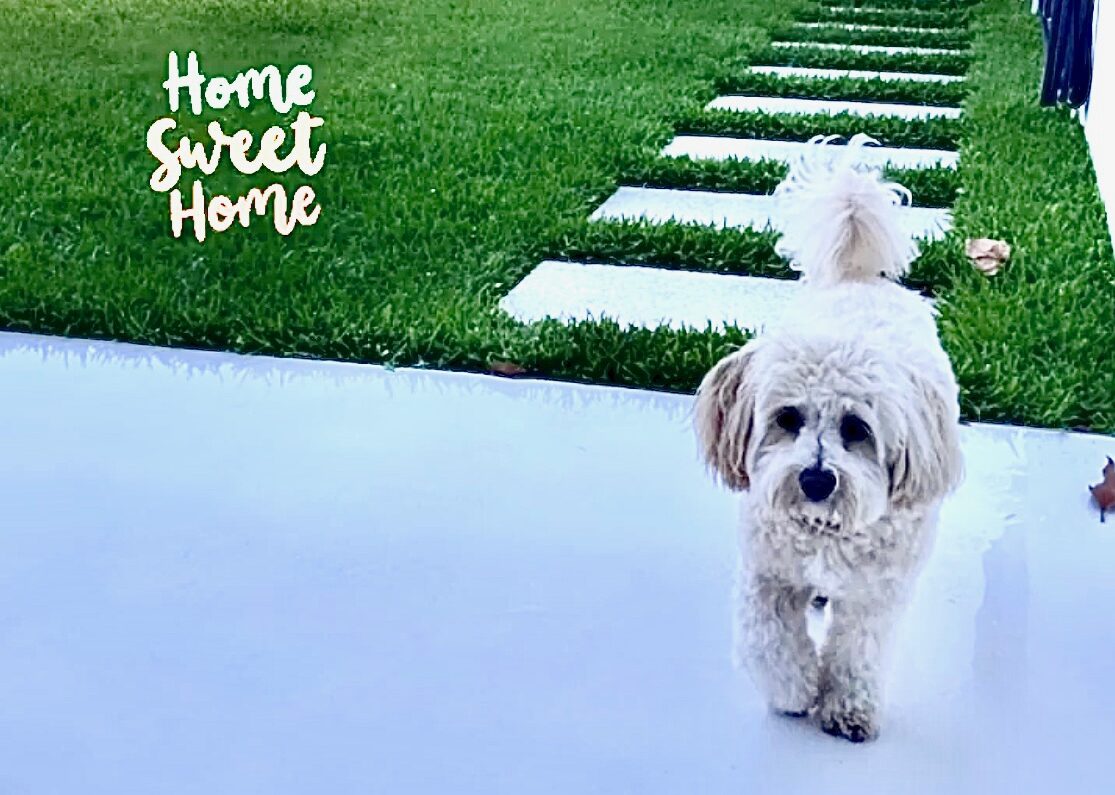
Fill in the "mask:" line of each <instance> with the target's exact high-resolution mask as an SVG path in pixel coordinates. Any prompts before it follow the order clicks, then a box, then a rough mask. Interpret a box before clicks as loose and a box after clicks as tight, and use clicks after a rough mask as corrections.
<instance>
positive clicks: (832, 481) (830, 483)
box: [798, 467, 836, 502]
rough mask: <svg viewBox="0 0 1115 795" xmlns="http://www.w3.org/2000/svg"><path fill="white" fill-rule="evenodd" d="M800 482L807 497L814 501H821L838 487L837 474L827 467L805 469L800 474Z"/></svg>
mask: <svg viewBox="0 0 1115 795" xmlns="http://www.w3.org/2000/svg"><path fill="white" fill-rule="evenodd" d="M798 484H799V485H801V490H802V492H803V493H804V494H805V496H806V497H808V498H809V499H810V500H812V501H813V502H820V501H821V500H823V499H825V498H826V497H828V496H829V495H830V494H832V490H833V489H835V488H836V475H834V474H832V473H831V472H829V471H828V470H827V469H821V468H820V467H810V468H809V469H803V470H802V471H801V474H800V475H798Z"/></svg>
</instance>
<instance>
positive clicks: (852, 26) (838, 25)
mask: <svg viewBox="0 0 1115 795" xmlns="http://www.w3.org/2000/svg"><path fill="white" fill-rule="evenodd" d="M794 27H795V28H808V29H811V30H856V31H861V32H863V33H876V32H879V33H881V32H887V33H913V34H915V35H916V34H918V33H948V32H949V30H950V29H949V28H911V27H907V26H905V25H861V24H857V23H855V22H843V23H842V22H795V23H794Z"/></svg>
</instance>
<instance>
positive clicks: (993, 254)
mask: <svg viewBox="0 0 1115 795" xmlns="http://www.w3.org/2000/svg"><path fill="white" fill-rule="evenodd" d="M964 253H965V254H967V255H968V259H970V260H971V261H972V266H973V267H974V268H975V269H976V270H978V271H979V272H980V273H982V274H984V275H986V276H994V275H995V274H996V273H998V272H999V271H1000V270H1002V268H1003V263H1005V262H1006V261H1007V260H1008V259H1010V243H1008V242H1007V241H1005V240H993V239H992V238H989V237H977V238H973V239H970V240H968V242H967V243H966V244H964Z"/></svg>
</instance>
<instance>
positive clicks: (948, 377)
mask: <svg viewBox="0 0 1115 795" xmlns="http://www.w3.org/2000/svg"><path fill="white" fill-rule="evenodd" d="M813 143H814V146H812V147H811V151H810V152H809V154H808V155H807V156H806V157H804V158H803V159H802V160H801V162H799V163H797V164H795V165H794V166H793V167H792V168H791V173H790V175H789V176H788V177H787V179H786V180H785V181H784V182H783V183H782V184H781V185H780V186H779V188H778V189H777V191H776V192H775V196H776V198H777V199H778V200H779V202H780V205H781V208H782V217H783V219H784V221H783V223H782V225H781V228H782V232H783V234H782V237H781V240H780V242H779V251H780V253H782V254H783V255H784V256H787V257H788V258H789V259H790V260H791V261H792V263H793V266H794V267H795V268H797V269H798V270H800V271H801V272H802V274H803V276H802V280H801V281H802V287H801V291H800V294H799V297H798V299H797V300H796V301H795V303H794V305H793V306H792V307H791V308H790V309H789V310H788V311H787V313H786V314H785V315H784V316H783V318H782V319H781V321H780V323H779V326H778V328H775V329H770V330H768V331H767V332H766V333H764V334H762V335H760V336H759V337H757V338H756V339H754V340H752V341H751V342H749V343H748V344H747V345H746V346H744V347H743V348H742V349H741V350H739V351H737V352H736V353H733V354H731V355H730V356H728V357H727V358H725V359H723V360H722V361H721V362H720V363H718V364H717V365H716V366H715V367H714V368H713V370H712V371H711V372H709V373H708V375H707V376H706V377H705V379H704V381H703V382H702V384H701V386H700V389H699V390H698V393H697V402H696V412H695V424H696V428H697V432H698V436H699V439H700V443H701V446H702V450H703V453H704V456H705V458H706V460H707V462H708V464H709V465H710V467H711V468H713V469H714V470H715V472H716V473H717V474H718V475H719V477H720V479H721V480H722V481H723V482H724V483H725V484H726V485H727V486H729V487H730V488H732V489H736V490H740V491H743V492H745V493H744V498H743V506H742V528H741V533H740V540H741V549H742V556H741V558H742V566H741V576H740V583H739V604H738V622H737V629H738V637H737V656H738V658H739V660H740V662H741V663H742V664H743V665H745V666H746V667H747V668H748V669H749V670H750V672H751V673H752V675H753V678H754V679H755V681H756V683H757V685H758V686H759V687H760V688H761V689H762V690H763V692H764V693H765V695H766V697H767V699H768V700H769V703H770V706H771V707H772V708H773V709H774V710H776V711H778V712H781V713H785V714H788V715H794V716H803V715H806V714H809V713H810V712H815V714H816V715H817V717H818V719H819V721H820V724H821V727H822V728H823V729H824V730H825V731H826V732H829V733H830V734H835V735H839V736H842V737H845V738H847V739H849V740H852V741H855V742H860V741H863V740H867V739H872V738H874V737H875V736H876V735H877V733H878V729H879V712H880V704H881V695H882V681H881V679H882V666H883V657H884V652H885V647H886V645H887V638H888V636H889V635H890V633H891V629H892V626H893V624H894V622H895V620H896V618H897V616H898V614H899V612H900V610H901V607H902V605H903V603H904V602H905V601H906V599H907V596H908V594H909V593H910V590H911V588H912V585H913V582H914V579H915V577H916V575H917V572H918V570H919V568H920V565H921V564H922V562H923V561H924V559H925V558H926V556H927V554H928V552H929V550H930V548H931V545H932V541H933V535H934V532H935V525H936V518H937V510H938V507H939V505H940V502H941V500H942V498H944V497H945V495H946V494H947V493H948V492H950V491H951V490H952V489H954V488H955V487H956V486H957V484H958V482H959V480H960V478H961V470H962V460H961V454H960V447H959V442H958V434H957V426H958V414H959V411H958V404H957V386H956V380H955V378H954V376H953V373H952V368H951V367H950V365H949V361H948V358H947V357H946V355H945V353H944V351H943V350H942V348H941V345H940V342H939V341H938V337H937V328H936V323H935V320H934V312H933V309H932V307H931V306H930V304H929V303H928V302H927V301H926V300H925V299H923V298H922V297H920V296H918V295H917V294H915V293H913V292H911V291H909V290H907V289H905V288H903V287H901V286H899V285H898V284H895V283H894V280H895V279H897V278H899V277H900V276H902V275H903V274H905V273H906V271H907V270H908V268H909V265H910V262H911V261H912V260H913V259H914V257H915V256H916V255H917V247H916V244H915V243H914V242H913V241H912V240H911V239H910V238H909V236H908V235H907V234H906V233H905V232H904V231H903V229H902V227H901V226H900V223H899V218H898V213H899V212H900V209H899V207H900V205H901V204H902V203H903V200H904V199H905V198H907V197H908V194H907V193H906V192H905V190H904V189H903V188H901V187H900V186H897V185H893V184H889V183H886V182H883V181H882V179H881V176H880V174H879V172H878V171H877V170H875V169H870V168H867V167H864V166H862V165H860V164H859V163H858V153H859V151H860V148H861V147H862V146H863V145H864V144H866V143H873V141H871V139H869V138H866V137H865V136H857V137H856V138H854V139H852V141H851V142H850V143H849V145H848V146H843V147H835V146H830V145H828V144H829V141H828V139H824V140H815V141H814V142H813ZM838 153H839V154H838ZM803 473H805V474H803ZM810 479H812V480H810ZM827 489H831V491H826V490H827ZM807 490H809V491H811V492H812V494H811V495H808V494H807V493H806V491H807ZM819 595H823V596H824V597H827V598H828V604H829V606H830V607H831V610H832V613H831V626H830V628H829V630H828V633H827V636H826V638H825V640H824V643H823V645H822V647H821V648H820V650H819V651H818V649H817V647H816V646H815V645H814V643H813V641H812V640H811V639H810V637H809V635H808V634H807V631H806V626H807V616H806V611H807V610H808V609H809V604H810V602H811V600H812V599H813V598H814V597H816V596H819Z"/></svg>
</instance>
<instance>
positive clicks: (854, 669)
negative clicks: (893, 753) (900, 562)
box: [819, 599, 897, 743]
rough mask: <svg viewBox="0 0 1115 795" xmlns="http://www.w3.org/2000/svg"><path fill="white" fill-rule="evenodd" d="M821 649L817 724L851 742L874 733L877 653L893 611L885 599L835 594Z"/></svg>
mask: <svg viewBox="0 0 1115 795" xmlns="http://www.w3.org/2000/svg"><path fill="white" fill-rule="evenodd" d="M832 611H833V612H832V627H831V628H830V629H829V633H828V637H827V638H826V640H825V646H824V649H823V650H822V654H821V708H820V712H819V718H820V721H821V728H822V729H823V730H824V731H826V732H827V733H829V734H832V735H835V736H837V737H844V738H845V739H848V740H851V741H852V742H854V743H859V742H863V741H864V740H873V739H875V737H877V736H878V734H879V712H880V709H881V700H882V688H883V681H882V677H883V656H884V651H885V648H886V641H887V636H888V635H889V634H890V630H891V627H892V625H893V623H894V621H895V618H896V616H895V613H896V612H897V611H896V610H895V609H894V607H893V605H892V604H891V603H888V602H872V601H867V600H854V599H840V600H836V601H834V602H833V604H832Z"/></svg>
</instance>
